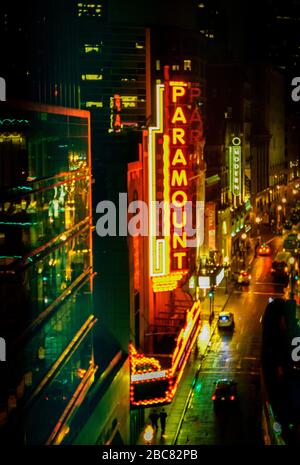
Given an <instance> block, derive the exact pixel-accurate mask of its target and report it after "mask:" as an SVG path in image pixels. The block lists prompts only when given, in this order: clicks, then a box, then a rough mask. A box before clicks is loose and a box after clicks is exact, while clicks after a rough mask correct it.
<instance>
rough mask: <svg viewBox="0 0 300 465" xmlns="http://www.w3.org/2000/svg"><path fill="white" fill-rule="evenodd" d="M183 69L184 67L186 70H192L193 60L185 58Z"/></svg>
mask: <svg viewBox="0 0 300 465" xmlns="http://www.w3.org/2000/svg"><path fill="white" fill-rule="evenodd" d="M183 69H184V71H192V62H191V60H184V61H183Z"/></svg>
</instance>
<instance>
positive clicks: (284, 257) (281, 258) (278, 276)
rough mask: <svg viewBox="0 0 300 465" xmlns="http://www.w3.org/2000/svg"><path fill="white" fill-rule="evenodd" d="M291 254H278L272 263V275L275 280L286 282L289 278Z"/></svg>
mask: <svg viewBox="0 0 300 465" xmlns="http://www.w3.org/2000/svg"><path fill="white" fill-rule="evenodd" d="M291 257H292V254H291V253H290V252H278V253H277V254H276V257H275V258H274V261H273V263H272V268H271V273H272V275H273V277H274V279H275V280H280V281H286V280H287V279H288V277H289V260H290V258H291Z"/></svg>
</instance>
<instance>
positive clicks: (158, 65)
mask: <svg viewBox="0 0 300 465" xmlns="http://www.w3.org/2000/svg"><path fill="white" fill-rule="evenodd" d="M159 70H160V60H156V71H159Z"/></svg>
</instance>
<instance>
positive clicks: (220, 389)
mask: <svg viewBox="0 0 300 465" xmlns="http://www.w3.org/2000/svg"><path fill="white" fill-rule="evenodd" d="M214 384H215V390H214V393H213V395H212V400H213V402H214V405H217V404H222V403H224V404H228V403H231V402H234V401H236V399H237V382H236V381H234V380H233V379H228V378H223V379H218V380H217V381H216V382H215V383H214Z"/></svg>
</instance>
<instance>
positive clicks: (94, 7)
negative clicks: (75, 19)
mask: <svg viewBox="0 0 300 465" xmlns="http://www.w3.org/2000/svg"><path fill="white" fill-rule="evenodd" d="M102 10H103V5H102V4H101V3H77V15H78V16H79V17H80V16H94V17H101V16H102V14H103V11H102Z"/></svg>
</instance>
